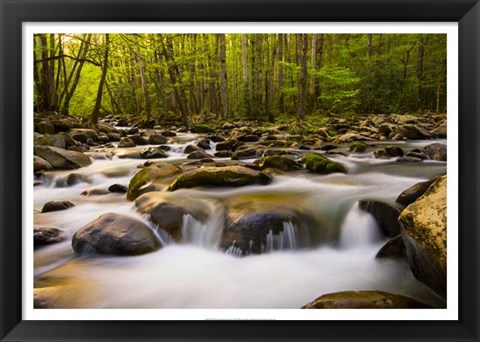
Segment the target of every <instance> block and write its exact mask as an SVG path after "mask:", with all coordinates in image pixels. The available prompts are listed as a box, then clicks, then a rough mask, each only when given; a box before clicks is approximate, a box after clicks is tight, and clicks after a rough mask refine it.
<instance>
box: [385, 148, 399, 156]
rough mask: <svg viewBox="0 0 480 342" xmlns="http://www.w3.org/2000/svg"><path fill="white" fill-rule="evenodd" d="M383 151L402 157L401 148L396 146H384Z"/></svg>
mask: <svg viewBox="0 0 480 342" xmlns="http://www.w3.org/2000/svg"><path fill="white" fill-rule="evenodd" d="M385 151H387V153H388V154H389V155H390V156H392V157H403V150H402V149H401V148H400V147H397V146H389V147H385Z"/></svg>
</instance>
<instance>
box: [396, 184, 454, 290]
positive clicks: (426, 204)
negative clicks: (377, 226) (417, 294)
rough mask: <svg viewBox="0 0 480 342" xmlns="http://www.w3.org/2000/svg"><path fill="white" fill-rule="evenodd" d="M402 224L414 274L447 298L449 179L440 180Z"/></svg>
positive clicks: (410, 209)
mask: <svg viewBox="0 0 480 342" xmlns="http://www.w3.org/2000/svg"><path fill="white" fill-rule="evenodd" d="M398 220H399V222H400V224H401V227H402V238H403V242H404V243H405V247H406V250H407V258H408V261H409V263H410V269H411V270H412V273H413V274H414V275H415V277H416V278H417V279H418V280H420V281H422V282H423V283H425V284H426V285H427V286H429V287H430V288H431V289H432V290H434V291H435V292H436V293H437V294H439V295H440V296H441V297H442V298H446V292H447V288H446V287H447V176H443V177H439V178H437V179H436V180H435V182H434V183H433V184H432V185H430V187H429V188H428V190H427V191H426V192H425V193H424V194H423V195H422V196H421V197H420V198H418V199H417V200H416V201H415V202H413V203H412V204H410V205H409V206H408V207H406V208H405V209H404V210H403V211H402V213H401V214H400V217H399V219H398ZM451 228H453V227H451Z"/></svg>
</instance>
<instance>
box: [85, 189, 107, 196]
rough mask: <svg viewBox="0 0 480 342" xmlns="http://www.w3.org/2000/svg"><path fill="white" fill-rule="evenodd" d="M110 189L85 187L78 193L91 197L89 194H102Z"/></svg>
mask: <svg viewBox="0 0 480 342" xmlns="http://www.w3.org/2000/svg"><path fill="white" fill-rule="evenodd" d="M109 193H110V191H108V190H107V189H87V190H85V191H82V193H81V194H80V195H81V196H86V197H91V196H102V195H108V194H109Z"/></svg>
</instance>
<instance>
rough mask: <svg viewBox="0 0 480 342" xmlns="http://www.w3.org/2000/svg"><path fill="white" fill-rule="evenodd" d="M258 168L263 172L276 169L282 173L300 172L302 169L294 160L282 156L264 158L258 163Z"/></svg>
mask: <svg viewBox="0 0 480 342" xmlns="http://www.w3.org/2000/svg"><path fill="white" fill-rule="evenodd" d="M258 167H259V168H260V170H265V169H267V168H276V169H279V170H282V171H294V170H301V169H302V168H303V167H302V166H301V165H300V164H299V163H297V162H296V161H295V160H292V159H290V158H287V157H283V156H269V157H264V158H262V159H261V160H260V161H259V163H258Z"/></svg>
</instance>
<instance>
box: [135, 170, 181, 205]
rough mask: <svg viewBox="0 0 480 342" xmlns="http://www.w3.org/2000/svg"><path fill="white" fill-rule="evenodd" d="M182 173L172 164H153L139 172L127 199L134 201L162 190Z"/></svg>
mask: <svg viewBox="0 0 480 342" xmlns="http://www.w3.org/2000/svg"><path fill="white" fill-rule="evenodd" d="M181 172H182V169H180V168H179V167H178V166H176V165H173V164H171V163H165V162H156V163H152V164H150V165H149V166H147V167H144V168H143V169H141V170H140V171H139V172H137V173H136V174H135V176H133V178H132V179H131V180H130V184H129V185H128V192H127V199H128V200H130V201H133V200H134V199H135V198H137V197H138V196H140V195H141V194H143V193H146V192H149V191H155V190H162V189H163V188H164V187H165V185H167V184H168V181H169V180H170V179H171V178H172V177H174V176H175V175H178V174H179V173H181Z"/></svg>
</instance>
